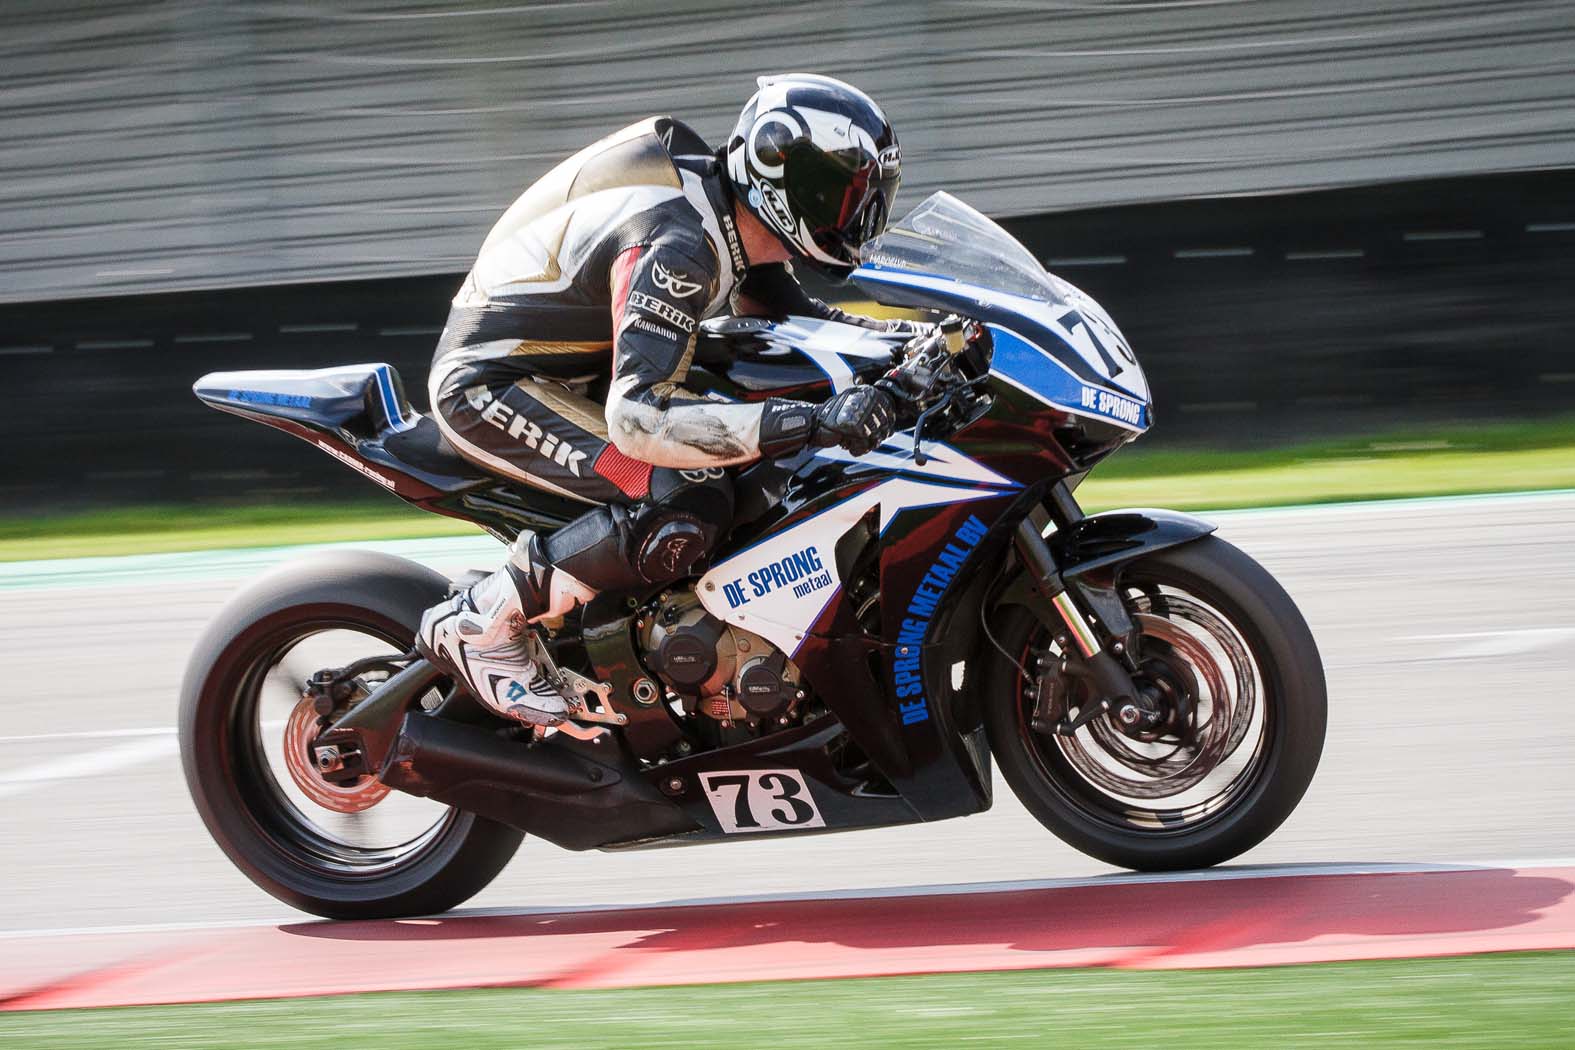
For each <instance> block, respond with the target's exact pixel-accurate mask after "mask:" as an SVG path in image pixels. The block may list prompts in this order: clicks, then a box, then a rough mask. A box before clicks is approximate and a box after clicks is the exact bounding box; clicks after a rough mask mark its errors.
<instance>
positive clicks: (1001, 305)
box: [853, 193, 1152, 435]
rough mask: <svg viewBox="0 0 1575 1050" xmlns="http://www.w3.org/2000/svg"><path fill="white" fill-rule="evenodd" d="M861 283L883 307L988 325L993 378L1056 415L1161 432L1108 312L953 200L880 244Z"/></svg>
mask: <svg viewBox="0 0 1575 1050" xmlns="http://www.w3.org/2000/svg"><path fill="white" fill-rule="evenodd" d="M853 280H854V281H855V282H857V283H858V284H859V286H860V287H862V288H863V289H865V290H866V291H867V292H869V294H870V295H872V296H874V297H875V298H876V299H877V300H879V301H881V302H885V303H890V304H893V305H900V306H922V307H928V308H931V309H937V310H945V311H954V312H956V313H960V314H963V315H964V316H968V317H973V318H976V319H978V320H980V321H983V322H986V323H988V324H989V326H990V328H991V331H992V333H993V335H994V336H995V341H996V348H997V349H996V361H995V363H994V364H993V366H992V371H993V372H995V374H996V375H998V376H1000V377H1001V378H1002V379H1003V380H1005V381H1006V382H1009V383H1011V384H1012V385H1014V386H1016V387H1018V388H1019V389H1021V390H1023V391H1024V392H1026V393H1028V394H1030V395H1031V396H1033V397H1035V398H1037V399H1039V400H1040V401H1042V402H1043V403H1045V404H1047V405H1050V406H1053V407H1055V408H1057V409H1059V410H1061V411H1064V412H1068V413H1070V414H1072V415H1076V416H1084V417H1090V418H1097V419H1103V420H1106V421H1109V422H1111V423H1113V424H1115V425H1117V426H1120V427H1122V428H1124V429H1127V430H1129V431H1131V432H1132V433H1133V434H1134V435H1136V434H1140V433H1142V432H1143V431H1145V430H1147V429H1148V427H1149V425H1150V423H1151V422H1152V420H1151V418H1150V416H1151V413H1150V409H1149V389H1148V380H1147V378H1146V377H1145V376H1144V374H1143V369H1142V366H1140V365H1139V364H1138V362H1137V357H1136V355H1135V354H1133V352H1132V348H1131V347H1130V346H1129V345H1128V344H1127V341H1126V338H1125V337H1124V336H1123V335H1122V334H1121V331H1120V329H1118V328H1117V327H1116V324H1115V322H1114V321H1112V320H1111V319H1110V315H1109V314H1107V313H1106V312H1105V310H1104V308H1103V307H1101V306H1100V305H1099V304H1098V303H1097V302H1095V301H1094V299H1093V298H1092V297H1091V296H1089V295H1087V294H1086V293H1084V292H1083V291H1082V290H1081V289H1079V288H1077V287H1076V286H1074V285H1072V284H1071V283H1069V282H1067V281H1064V280H1062V279H1061V278H1059V277H1057V276H1055V275H1054V274H1052V273H1049V272H1047V271H1046V270H1045V269H1044V268H1043V267H1042V266H1040V265H1039V263H1038V261H1037V260H1035V259H1034V257H1033V256H1032V254H1030V253H1029V251H1028V249H1026V248H1024V247H1023V246H1022V245H1021V244H1020V243H1018V242H1017V241H1016V240H1015V239H1013V238H1012V236H1011V235H1010V234H1008V233H1007V232H1006V231H1005V230H1003V229H1001V228H1000V227H999V226H997V225H996V224H995V223H994V222H991V221H990V220H989V219H987V218H985V217H984V216H983V215H981V214H979V213H978V212H976V211H974V210H973V209H972V208H970V207H968V205H966V204H964V203H962V202H961V201H959V200H958V199H957V198H955V197H953V196H951V195H950V194H947V193H937V194H934V195H933V196H931V197H929V198H928V199H926V200H925V201H924V202H923V203H922V204H920V205H919V206H918V207H917V208H915V209H914V210H913V211H912V212H910V213H909V214H908V215H907V216H906V217H905V218H904V219H903V220H902V221H901V222H899V223H897V224H896V225H895V226H893V227H891V228H890V229H888V230H887V231H886V232H885V233H884V234H882V235H881V236H880V237H878V238H876V239H875V240H874V241H872V242H871V243H870V244H869V245H868V246H867V247H866V250H865V252H864V265H862V266H860V267H859V268H858V269H857V270H855V271H854V272H853Z"/></svg>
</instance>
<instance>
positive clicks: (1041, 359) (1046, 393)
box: [986, 324, 1149, 433]
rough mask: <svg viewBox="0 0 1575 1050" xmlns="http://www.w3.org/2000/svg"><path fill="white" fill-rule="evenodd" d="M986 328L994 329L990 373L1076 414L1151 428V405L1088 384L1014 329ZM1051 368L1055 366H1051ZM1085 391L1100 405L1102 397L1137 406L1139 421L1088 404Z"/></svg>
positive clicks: (1131, 427)
mask: <svg viewBox="0 0 1575 1050" xmlns="http://www.w3.org/2000/svg"><path fill="white" fill-rule="evenodd" d="M986 327H987V328H989V329H990V333H991V335H992V337H993V338H994V342H995V353H994V354H993V355H992V356H991V358H990V371H991V372H992V373H993V374H995V375H998V376H1000V377H1001V378H1002V379H1004V380H1006V381H1007V382H1009V383H1011V384H1012V385H1013V386H1016V387H1020V388H1022V389H1023V390H1026V391H1028V392H1029V393H1031V394H1033V395H1034V396H1035V397H1038V398H1040V399H1042V400H1044V401H1047V402H1049V403H1050V404H1052V405H1056V406H1057V407H1059V408H1063V409H1065V410H1066V411H1068V412H1070V413H1072V414H1073V415H1078V416H1088V417H1090V418H1093V419H1102V420H1105V421H1107V422H1110V423H1114V424H1115V425H1116V426H1118V427H1123V428H1125V429H1127V430H1136V431H1138V432H1139V433H1141V432H1142V431H1145V430H1147V429H1148V427H1149V415H1148V405H1147V404H1145V403H1144V402H1142V401H1139V400H1138V399H1137V398H1135V397H1130V396H1128V395H1125V394H1117V393H1115V392H1114V391H1111V390H1107V389H1105V388H1104V387H1101V386H1096V385H1095V384H1093V383H1085V382H1084V381H1083V380H1081V379H1079V378H1077V376H1075V375H1073V374H1072V373H1071V372H1070V371H1069V370H1068V369H1067V367H1066V366H1065V365H1063V364H1062V363H1061V362H1060V361H1058V360H1056V359H1055V357H1054V356H1052V355H1051V354H1047V353H1045V352H1044V351H1043V350H1041V349H1040V348H1039V347H1037V346H1035V345H1034V344H1033V343H1031V342H1029V341H1028V340H1026V339H1024V338H1023V337H1022V336H1020V335H1018V334H1017V333H1016V332H1014V331H1012V330H1011V329H1010V328H1005V327H1002V326H1001V325H998V324H990V325H986ZM1050 365H1054V366H1055V367H1053V368H1051V367H1047V366H1050ZM1084 390H1088V391H1091V392H1092V393H1093V396H1094V398H1095V405H1096V406H1097V404H1098V398H1099V396H1100V395H1101V394H1104V395H1105V396H1106V397H1111V398H1120V399H1121V400H1122V401H1125V402H1128V403H1131V404H1135V405H1137V406H1138V418H1137V422H1136V423H1131V422H1129V421H1127V420H1125V419H1121V418H1120V417H1118V416H1114V415H1111V414H1110V413H1109V412H1101V411H1099V409H1098V408H1097V407H1090V406H1087V405H1085V404H1084V403H1083V391H1084Z"/></svg>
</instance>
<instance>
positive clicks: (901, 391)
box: [875, 315, 982, 467]
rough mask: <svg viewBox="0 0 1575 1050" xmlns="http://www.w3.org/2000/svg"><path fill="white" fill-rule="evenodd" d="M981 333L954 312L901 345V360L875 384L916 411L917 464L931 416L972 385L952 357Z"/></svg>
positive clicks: (921, 459) (922, 461)
mask: <svg viewBox="0 0 1575 1050" xmlns="http://www.w3.org/2000/svg"><path fill="white" fill-rule="evenodd" d="M980 334H981V332H980V330H979V328H978V326H977V325H976V324H975V323H974V322H972V321H965V320H964V319H963V318H960V317H957V316H956V315H952V316H949V317H946V318H945V319H943V320H942V321H941V323H940V324H939V325H937V326H936V327H935V329H934V331H932V332H929V333H927V334H925V335H921V336H917V337H915V338H914V339H912V340H910V341H909V342H908V343H907V344H906V345H905V346H904V347H903V358H902V361H901V362H900V363H899V364H898V365H896V367H894V368H892V369H891V370H890V371H889V372H887V373H886V374H885V375H884V376H882V377H881V378H880V379H879V380H877V381H876V383H875V385H876V386H878V387H880V388H881V389H883V390H885V391H886V392H887V393H888V394H890V395H891V396H892V398H893V399H894V400H896V401H897V403H898V404H899V405H907V406H908V407H909V408H911V409H917V410H918V416H917V419H916V420H915V422H914V427H913V461H914V464H915V465H916V466H921V467H922V466H923V465H924V464H925V463H926V462H927V457H926V456H925V455H924V449H923V442H924V428H925V425H926V423H928V422H929V419H930V417H931V416H933V415H935V414H936V413H937V412H942V411H945V410H946V409H947V408H949V407H950V406H951V404H952V402H953V400H954V398H955V397H956V396H957V395H958V394H959V393H962V392H963V391H966V390H968V389H969V388H971V387H972V386H974V385H975V382H976V381H975V380H970V379H968V377H967V376H965V375H963V374H962V373H961V372H959V371H958V370H957V368H956V366H955V358H956V356H957V355H958V354H960V353H961V352H962V351H964V350H966V349H967V348H968V346H969V345H970V344H971V343H973V342H974V341H975V340H976V339H978V338H979V337H980ZM981 378H982V377H981Z"/></svg>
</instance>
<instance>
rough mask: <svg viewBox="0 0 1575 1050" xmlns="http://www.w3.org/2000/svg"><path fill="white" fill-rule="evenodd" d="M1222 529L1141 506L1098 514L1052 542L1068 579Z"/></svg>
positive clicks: (1056, 535) (1187, 516)
mask: <svg viewBox="0 0 1575 1050" xmlns="http://www.w3.org/2000/svg"><path fill="white" fill-rule="evenodd" d="M1217 528H1219V526H1218V525H1215V524H1214V523H1213V522H1210V521H1204V520H1203V519H1202V518H1195V517H1193V516H1192V515H1190V514H1182V513H1181V512H1180V511H1174V510H1155V509H1151V508H1147V507H1144V508H1139V509H1134V510H1109V511H1105V512H1104V513H1103V514H1092V515H1090V516H1088V517H1086V518H1084V519H1082V520H1081V521H1078V522H1074V523H1073V524H1071V525H1068V526H1067V527H1066V528H1064V529H1057V530H1056V531H1055V532H1054V533H1052V534H1051V535H1050V536H1049V537H1048V538H1047V540H1046V542H1047V543H1048V544H1049V545H1050V550H1051V552H1052V553H1054V554H1055V563H1056V565H1057V566H1058V567H1059V568H1060V570H1061V576H1062V577H1063V578H1064V579H1068V580H1072V579H1075V578H1076V577H1078V576H1081V575H1083V574H1084V573H1089V572H1094V571H1097V570H1099V569H1107V568H1109V567H1111V566H1113V565H1119V564H1121V563H1122V562H1126V561H1131V560H1132V559H1134V558H1140V557H1142V556H1143V555H1145V554H1148V553H1149V552H1150V551H1157V550H1164V549H1165V548H1166V547H1179V546H1181V544H1183V543H1190V542H1192V541H1193V540H1196V539H1201V538H1203V537H1204V536H1207V535H1208V534H1209V533H1211V532H1213V531H1214V530H1215V529H1217Z"/></svg>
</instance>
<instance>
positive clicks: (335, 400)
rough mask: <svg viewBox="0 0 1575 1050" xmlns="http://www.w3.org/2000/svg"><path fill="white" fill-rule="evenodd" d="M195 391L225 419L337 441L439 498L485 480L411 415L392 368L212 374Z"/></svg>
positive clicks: (433, 428) (431, 425) (424, 420)
mask: <svg viewBox="0 0 1575 1050" xmlns="http://www.w3.org/2000/svg"><path fill="white" fill-rule="evenodd" d="M192 391H193V393H195V394H196V395H197V397H198V398H200V399H201V400H202V401H203V402H204V403H205V404H208V405H211V406H213V407H214V408H217V409H219V410H220V411H223V412H232V413H234V414H236V415H240V416H249V417H251V418H253V419H258V420H260V421H262V422H265V423H267V422H271V421H273V420H278V421H279V423H276V424H274V425H276V426H281V429H285V430H297V431H298V429H299V428H302V427H304V428H306V429H308V430H313V431H319V432H323V433H328V434H332V435H333V436H335V437H337V438H339V439H340V440H341V441H343V442H345V444H347V445H349V446H351V447H352V448H354V449H355V450H356V451H357V452H358V453H359V454H360V455H361V456H362V457H364V458H365V459H367V460H368V461H370V462H372V463H382V464H386V465H388V466H393V467H398V468H400V469H404V470H407V471H409V472H410V473H412V474H414V475H416V476H418V477H420V478H421V479H422V480H423V481H426V482H427V483H428V484H432V485H434V486H435V487H437V488H439V489H442V490H453V489H457V488H463V487H466V486H469V485H472V484H474V483H476V482H478V481H481V480H484V479H486V478H487V474H486V473H485V472H484V471H482V470H481V469H480V468H478V467H476V466H475V465H474V464H472V463H471V462H470V461H469V460H466V459H465V458H464V457H462V456H461V455H460V454H459V453H457V452H455V451H454V449H453V447H452V446H450V445H449V443H448V442H447V441H445V440H444V439H443V434H442V431H440V430H439V429H438V425H437V423H435V422H434V421H433V420H432V419H430V418H428V417H427V416H424V415H422V414H421V413H420V412H417V411H416V410H415V409H413V408H411V407H410V402H409V400H407V399H406V397H405V386H404V383H403V382H402V381H401V380H400V378H399V373H398V372H397V371H396V370H395V369H394V368H393V366H392V365H388V364H382V363H378V364H364V365H341V366H336V367H334V368H316V369H287V370H274V371H253V372H213V373H211V374H209V375H205V376H203V377H202V378H201V379H199V380H197V382H196V383H195V384H194V385H193V387H192ZM291 424H294V426H292V425H291Z"/></svg>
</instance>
